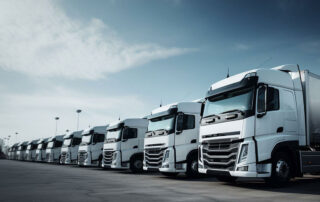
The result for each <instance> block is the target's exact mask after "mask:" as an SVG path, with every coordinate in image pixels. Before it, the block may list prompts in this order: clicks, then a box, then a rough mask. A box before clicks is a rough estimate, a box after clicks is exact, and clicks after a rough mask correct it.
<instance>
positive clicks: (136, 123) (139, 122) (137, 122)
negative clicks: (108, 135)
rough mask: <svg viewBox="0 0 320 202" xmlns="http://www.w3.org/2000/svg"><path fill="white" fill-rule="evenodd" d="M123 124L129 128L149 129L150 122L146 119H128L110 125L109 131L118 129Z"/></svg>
mask: <svg viewBox="0 0 320 202" xmlns="http://www.w3.org/2000/svg"><path fill="white" fill-rule="evenodd" d="M121 124H123V125H124V126H128V127H148V120H147V119H144V118H128V119H124V120H119V121H115V122H113V123H110V125H109V127H108V128H107V130H112V129H116V128H118V127H119V126H120V125H121Z"/></svg>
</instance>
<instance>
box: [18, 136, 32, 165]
mask: <svg viewBox="0 0 320 202" xmlns="http://www.w3.org/2000/svg"><path fill="white" fill-rule="evenodd" d="M28 143H29V142H28V141H25V142H22V143H20V144H19V145H18V151H17V160H20V161H24V160H26V156H25V154H26V150H27V146H28Z"/></svg>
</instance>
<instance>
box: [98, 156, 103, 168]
mask: <svg viewBox="0 0 320 202" xmlns="http://www.w3.org/2000/svg"><path fill="white" fill-rule="evenodd" d="M98 168H102V156H100V157H99V160H98Z"/></svg>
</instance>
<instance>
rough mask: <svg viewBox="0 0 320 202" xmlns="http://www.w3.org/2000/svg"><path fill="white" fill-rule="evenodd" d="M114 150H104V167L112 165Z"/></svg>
mask: <svg viewBox="0 0 320 202" xmlns="http://www.w3.org/2000/svg"><path fill="white" fill-rule="evenodd" d="M114 152H115V151H114V150H105V151H104V153H103V162H104V165H107V166H110V165H111V163H112V158H113V153H114Z"/></svg>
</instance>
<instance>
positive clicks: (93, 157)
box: [78, 125, 108, 167]
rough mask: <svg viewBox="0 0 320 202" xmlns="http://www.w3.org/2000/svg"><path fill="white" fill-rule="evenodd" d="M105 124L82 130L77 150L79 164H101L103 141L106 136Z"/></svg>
mask: <svg viewBox="0 0 320 202" xmlns="http://www.w3.org/2000/svg"><path fill="white" fill-rule="evenodd" d="M107 127H108V125H106V126H95V127H91V128H88V129H86V130H84V131H83V132H82V139H81V143H80V146H79V152H78V165H79V166H99V167H101V165H102V150H103V142H104V140H105V136H106V129H107Z"/></svg>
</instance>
